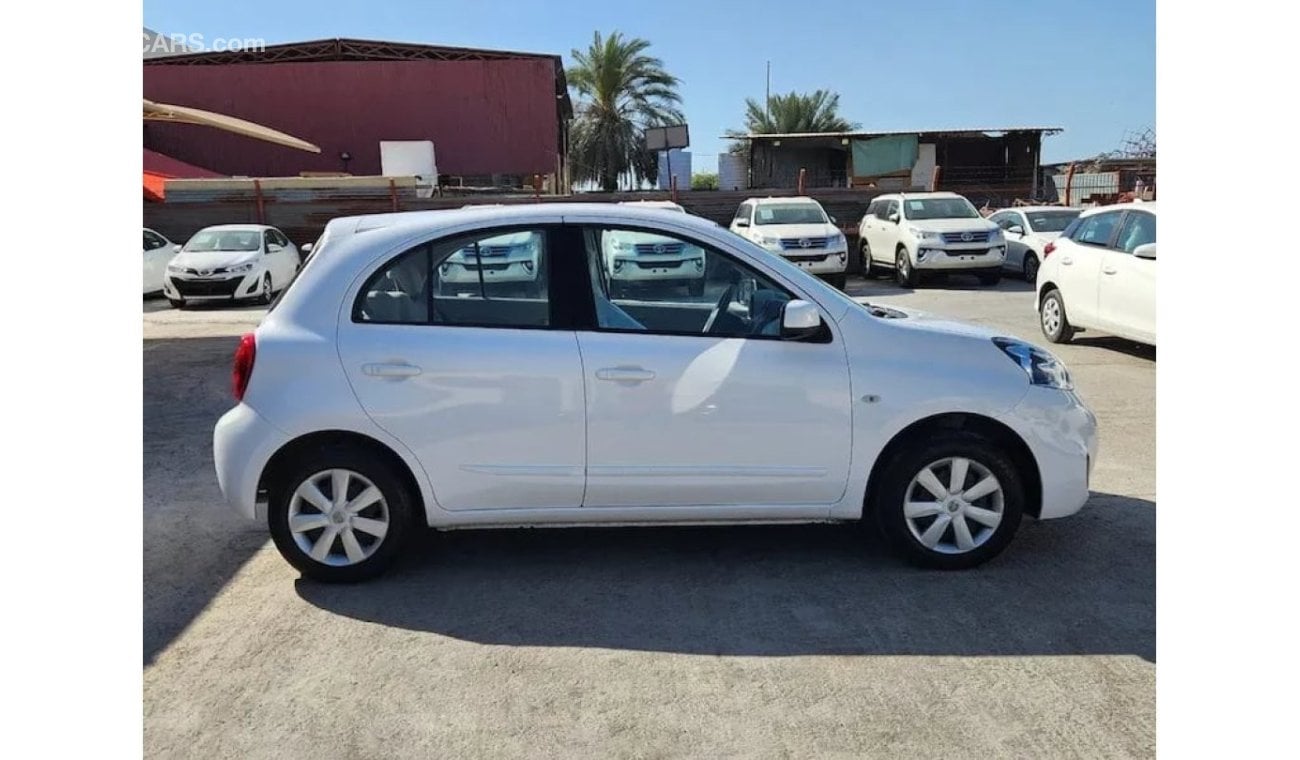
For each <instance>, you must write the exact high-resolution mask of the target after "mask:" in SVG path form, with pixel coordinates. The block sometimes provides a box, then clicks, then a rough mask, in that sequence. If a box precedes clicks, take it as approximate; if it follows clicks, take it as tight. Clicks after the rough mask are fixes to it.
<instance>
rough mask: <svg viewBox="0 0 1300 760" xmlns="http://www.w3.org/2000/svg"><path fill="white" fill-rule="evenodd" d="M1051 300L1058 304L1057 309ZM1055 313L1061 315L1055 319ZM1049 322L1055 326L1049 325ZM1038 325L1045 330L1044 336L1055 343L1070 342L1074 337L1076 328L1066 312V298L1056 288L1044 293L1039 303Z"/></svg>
mask: <svg viewBox="0 0 1300 760" xmlns="http://www.w3.org/2000/svg"><path fill="white" fill-rule="evenodd" d="M1049 301H1050V302H1052V303H1054V304H1055V305H1056V306H1055V311H1053V307H1052V306H1049V305H1048V303H1049ZM1053 314H1056V315H1059V318H1056V319H1054V318H1053ZM1049 324H1050V325H1053V326H1054V328H1053V327H1049V326H1048V325H1049ZM1038 327H1039V328H1040V329H1041V330H1042V331H1043V336H1044V337H1046V338H1047V339H1048V340H1049V341H1051V342H1053V343H1069V342H1070V341H1071V340H1073V339H1074V333H1075V329H1074V326H1073V325H1071V324H1070V318H1069V317H1068V316H1067V315H1066V313H1065V299H1064V298H1062V297H1061V291H1059V290H1057V289H1056V288H1052V289H1051V290H1049V291H1047V292H1046V293H1044V294H1043V300H1042V301H1040V302H1039V303H1038Z"/></svg>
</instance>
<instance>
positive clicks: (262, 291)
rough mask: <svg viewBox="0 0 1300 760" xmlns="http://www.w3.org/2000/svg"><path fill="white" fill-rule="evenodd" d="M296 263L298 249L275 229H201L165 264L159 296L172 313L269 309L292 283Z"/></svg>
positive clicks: (245, 226) (243, 226) (236, 226)
mask: <svg viewBox="0 0 1300 760" xmlns="http://www.w3.org/2000/svg"><path fill="white" fill-rule="evenodd" d="M300 263H301V262H300V261H299V259H298V248H297V246H295V245H294V244H293V243H291V242H289V239H288V238H287V237H285V236H284V233H282V232H280V231H279V230H277V229H276V228H274V227H268V226H266V225H264V224H221V225H217V226H214V227H205V228H203V229H201V230H199V231H198V232H196V233H194V236H193V237H191V238H190V239H189V242H187V243H185V246H184V247H182V248H181V249H180V252H179V253H177V254H176V255H175V256H174V257H173V258H172V260H171V262H170V263H168V264H167V276H166V278H165V280H164V283H163V293H164V295H166V296H167V300H168V301H169V302H170V303H171V305H172V306H174V307H176V308H183V307H184V306H185V305H186V304H188V303H191V302H194V301H213V300H226V301H235V300H253V301H258V302H260V303H266V304H269V303H270V302H271V298H272V296H273V295H274V294H275V293H277V292H279V291H280V290H283V289H284V288H286V287H288V285H289V283H290V282H292V281H293V278H294V275H295V274H297V272H298V269H299V266H300Z"/></svg>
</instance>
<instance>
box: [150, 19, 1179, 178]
mask: <svg viewBox="0 0 1300 760" xmlns="http://www.w3.org/2000/svg"><path fill="white" fill-rule="evenodd" d="M144 23H145V26H148V27H150V28H151V29H154V30H157V31H159V32H164V33H169V34H175V33H180V34H194V33H198V34H201V35H203V37H204V39H206V40H209V41H211V40H213V39H215V38H218V37H222V38H227V39H231V38H259V39H264V40H265V41H266V42H267V44H275V43H279V42H293V41H298V40H307V39H319V38H323V37H359V38H367V39H384V40H395V41H402V42H422V43H430V44H444V45H461V46H467V47H484V48H493V47H498V48H504V49H510V50H527V51H533V52H543V53H559V54H561V55H563V56H564V57H565V62H566V64H567V63H568V62H569V60H570V55H569V53H570V51H571V50H572V49H573V48H575V47H582V48H585V47H586V46H587V44H588V43H589V42H590V40H591V35H592V32H593V31H595V30H601V31H603V32H611V31H615V30H618V31H622V32H623V33H624V34H626V35H629V36H638V37H644V38H646V39H647V40H649V41H650V42H651V43H653V44H652V47H651V52H652V53H653V54H655V55H658V56H659V57H660V58H662V59H663V61H664V64H665V67H666V68H667V69H668V70H669V71H670V72H671V73H673V74H675V75H676V76H678V77H680V78H681V80H682V84H681V87H680V90H679V91H680V93H681V95H682V99H683V110H684V111H685V113H686V117H687V120H688V122H689V124H690V126H691V142H692V146H691V151H692V153H694V154H695V160H694V161H693V163H694V165H695V168H696V170H697V171H700V170H711V169H712V168H713V167H714V165H715V163H716V158H715V156H716V154H717V153H720V152H723V151H725V150H726V148H727V143H726V142H725V141H724V140H722V139H720V137H721V135H722V134H723V133H724V132H725V131H726V130H727V129H729V128H733V127H736V128H738V127H740V126H742V123H743V122H742V117H743V114H744V103H745V98H746V97H753V98H756V99H760V100H761V99H762V97H763V87H764V76H765V68H766V63H767V61H769V60H770V61H771V62H772V91H773V92H774V93H775V92H789V91H790V90H800V91H810V90H814V89H818V88H823V89H830V90H833V91H835V92H838V93H840V111H841V113H842V115H843V116H844V117H845V118H847V119H848V120H850V121H854V122H858V123H860V124H861V125H862V128H864V129H904V130H906V129H933V128H941V127H1003V126H1017V125H1025V126H1060V127H1064V128H1065V132H1064V133H1063V134H1060V135H1055V136H1053V137H1049V138H1046V140H1045V141H1044V145H1043V159H1044V160H1045V161H1055V160H1065V159H1071V158H1082V157H1086V156H1091V155H1094V154H1096V153H1099V152H1101V151H1105V150H1113V149H1116V148H1118V147H1120V143H1121V141H1122V139H1123V137H1124V134H1125V132H1127V131H1129V130H1137V129H1143V128H1146V127H1154V126H1155V106H1156V102H1155V78H1156V64H1155V3H1154V2H1153V0H1145V1H1144V0H1132V1H1131V2H1125V1H1124V0H1089V2H1064V1H1062V0H1040V1H1039V2H1033V1H1032V0H1022V1H1020V2H1015V1H1013V0H985V1H983V2H962V1H959V0H931V1H930V2H924V3H916V2H881V1H879V0H874V1H872V2H867V1H866V0H857V1H856V2H853V0H850V1H849V2H843V1H842V0H841V1H840V2H829V1H827V0H787V1H786V2H774V1H772V0H750V2H732V1H731V0H727V1H726V2H719V1H711V0H694V2H687V1H686V0H656V1H655V2H648V3H646V2H626V1H623V2H617V1H616V0H604V1H603V2H598V1H593V0H459V1H452V0H371V1H370V2H355V1H354V0H313V1H311V2H308V1H306V0H276V1H274V2H272V1H268V0H258V1H256V2H254V1H253V0H225V1H224V2H220V3H209V2H187V3H178V2H161V1H160V0H146V2H145V4H144Z"/></svg>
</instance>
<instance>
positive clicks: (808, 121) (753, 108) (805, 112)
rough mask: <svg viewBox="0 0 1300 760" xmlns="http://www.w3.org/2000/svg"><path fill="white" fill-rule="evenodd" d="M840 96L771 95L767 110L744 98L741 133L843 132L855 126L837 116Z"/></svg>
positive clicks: (822, 93) (828, 93) (821, 93)
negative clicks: (743, 130)
mask: <svg viewBox="0 0 1300 760" xmlns="http://www.w3.org/2000/svg"><path fill="white" fill-rule="evenodd" d="M839 110H840V96H839V94H838V93H834V92H831V91H829V90H815V91H813V92H811V93H808V94H803V93H798V92H791V93H790V94H788V95H773V96H772V97H771V98H770V99H769V100H768V107H767V108H766V109H765V108H763V106H762V105H761V104H760V103H759V102H758V101H756V100H754V99H753V98H745V130H746V131H747V132H749V133H751V134H789V133H792V132H847V131H849V130H851V129H856V128H857V126H858V125H857V124H853V123H850V122H848V121H845V120H844V119H843V118H841V117H840V114H839Z"/></svg>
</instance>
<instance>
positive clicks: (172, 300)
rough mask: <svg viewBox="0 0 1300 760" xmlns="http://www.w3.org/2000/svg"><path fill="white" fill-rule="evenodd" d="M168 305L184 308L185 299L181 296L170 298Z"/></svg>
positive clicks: (174, 307)
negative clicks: (180, 297)
mask: <svg viewBox="0 0 1300 760" xmlns="http://www.w3.org/2000/svg"><path fill="white" fill-rule="evenodd" d="M167 305H169V306H171V307H172V308H173V309H184V308H185V301H183V300H181V299H179V298H168V299H167Z"/></svg>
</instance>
